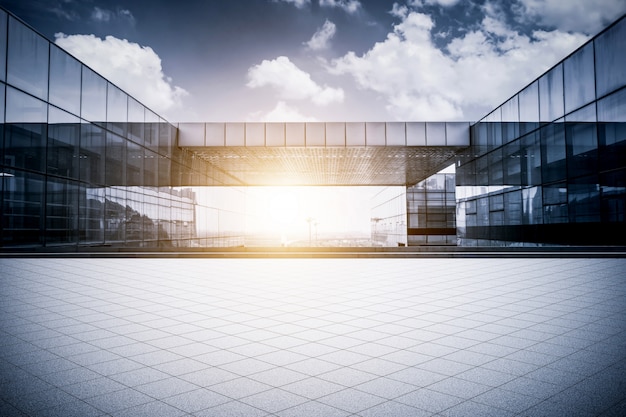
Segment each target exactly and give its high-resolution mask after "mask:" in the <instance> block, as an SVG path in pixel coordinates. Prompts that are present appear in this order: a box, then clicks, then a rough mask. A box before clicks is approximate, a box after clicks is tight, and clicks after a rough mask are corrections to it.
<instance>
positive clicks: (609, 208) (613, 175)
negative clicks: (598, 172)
mask: <svg viewBox="0 0 626 417" xmlns="http://www.w3.org/2000/svg"><path fill="white" fill-rule="evenodd" d="M600 187H601V194H600V195H601V198H602V201H601V210H602V221H606V222H621V223H624V222H626V169H622V170H618V171H612V172H607V173H606V174H603V175H602V176H601V179H600Z"/></svg>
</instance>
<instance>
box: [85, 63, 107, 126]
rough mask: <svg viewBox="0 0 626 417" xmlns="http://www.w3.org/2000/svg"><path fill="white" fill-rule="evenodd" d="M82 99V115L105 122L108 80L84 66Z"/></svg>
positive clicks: (91, 119)
mask: <svg viewBox="0 0 626 417" xmlns="http://www.w3.org/2000/svg"><path fill="white" fill-rule="evenodd" d="M81 101H82V103H81V117H82V118H83V119H85V120H88V121H90V122H93V123H98V124H104V122H105V121H106V115H107V81H106V80H105V79H104V78H102V77H101V76H99V75H98V74H96V73H95V72H93V71H92V70H90V69H89V68H87V67H83V85H82V95H81Z"/></svg>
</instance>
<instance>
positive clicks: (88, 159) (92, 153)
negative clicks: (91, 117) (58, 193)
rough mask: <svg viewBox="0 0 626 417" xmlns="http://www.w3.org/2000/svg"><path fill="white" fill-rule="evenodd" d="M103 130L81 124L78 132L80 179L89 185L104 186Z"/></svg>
mask: <svg viewBox="0 0 626 417" xmlns="http://www.w3.org/2000/svg"><path fill="white" fill-rule="evenodd" d="M105 145H106V137H105V130H104V129H102V128H101V127H99V126H96V125H93V124H91V123H83V124H82V125H81V130H80V162H79V169H80V179H81V181H83V182H87V183H89V184H100V185H103V184H104V161H105V159H104V158H105V147H106V146H105Z"/></svg>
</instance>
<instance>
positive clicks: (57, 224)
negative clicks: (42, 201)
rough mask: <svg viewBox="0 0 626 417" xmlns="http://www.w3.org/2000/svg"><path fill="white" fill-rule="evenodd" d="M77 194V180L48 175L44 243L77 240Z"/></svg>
mask: <svg viewBox="0 0 626 417" xmlns="http://www.w3.org/2000/svg"><path fill="white" fill-rule="evenodd" d="M78 195H79V186H78V183H77V182H75V181H71V180H68V179H62V178H55V177H48V179H47V181H46V245H57V244H69V243H76V242H77V240H78Z"/></svg>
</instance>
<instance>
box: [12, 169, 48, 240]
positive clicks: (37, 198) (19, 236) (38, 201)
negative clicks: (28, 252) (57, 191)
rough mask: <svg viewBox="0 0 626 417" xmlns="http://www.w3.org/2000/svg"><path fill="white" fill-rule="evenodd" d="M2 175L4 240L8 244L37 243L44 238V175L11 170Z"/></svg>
mask: <svg viewBox="0 0 626 417" xmlns="http://www.w3.org/2000/svg"><path fill="white" fill-rule="evenodd" d="M11 174H12V176H10V177H7V176H3V177H2V180H3V188H4V201H3V207H2V227H3V233H4V236H3V243H4V244H5V245H7V246H16V245H37V246H40V245H41V244H42V243H43V240H44V233H43V230H45V229H44V213H45V211H44V198H45V188H44V184H45V177H44V176H43V175H40V174H34V173H30V172H26V171H20V170H12V171H11Z"/></svg>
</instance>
